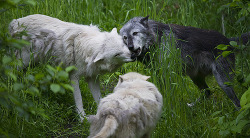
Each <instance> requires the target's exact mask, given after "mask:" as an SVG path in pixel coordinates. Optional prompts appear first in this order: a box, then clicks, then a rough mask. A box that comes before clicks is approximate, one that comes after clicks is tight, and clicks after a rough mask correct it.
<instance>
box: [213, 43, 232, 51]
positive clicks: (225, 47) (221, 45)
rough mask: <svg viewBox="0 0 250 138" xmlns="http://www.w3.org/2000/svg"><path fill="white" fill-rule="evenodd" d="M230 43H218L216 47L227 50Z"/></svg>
mask: <svg viewBox="0 0 250 138" xmlns="http://www.w3.org/2000/svg"><path fill="white" fill-rule="evenodd" d="M228 46H229V45H224V44H220V45H218V46H217V47H216V48H217V49H219V50H223V51H224V50H226V49H227V47H228Z"/></svg>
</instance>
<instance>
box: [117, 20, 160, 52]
mask: <svg viewBox="0 0 250 138" xmlns="http://www.w3.org/2000/svg"><path fill="white" fill-rule="evenodd" d="M120 35H121V36H122V37H123V41H124V43H125V44H126V45H127V46H128V48H129V50H130V51H132V52H133V53H134V54H135V56H140V55H141V54H142V53H144V54H145V53H146V52H147V51H148V49H149V46H150V45H152V43H153V42H154V41H155V36H154V32H153V30H152V29H151V28H150V26H149V24H148V16H147V17H134V18H133V19H130V20H129V21H128V22H127V23H126V24H125V25H124V26H123V27H122V28H121V30H120Z"/></svg>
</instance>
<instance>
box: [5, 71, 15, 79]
mask: <svg viewBox="0 0 250 138" xmlns="http://www.w3.org/2000/svg"><path fill="white" fill-rule="evenodd" d="M6 74H7V75H8V76H9V77H11V78H12V79H13V80H14V81H17V76H16V75H15V74H14V73H12V72H11V71H7V72H6Z"/></svg>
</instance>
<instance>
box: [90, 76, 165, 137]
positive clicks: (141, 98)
mask: <svg viewBox="0 0 250 138" xmlns="http://www.w3.org/2000/svg"><path fill="white" fill-rule="evenodd" d="M148 78H150V77H149V76H144V75H141V74H139V73H135V72H130V73H127V74H125V75H122V76H120V77H119V81H118V84H117V86H116V87H115V89H114V93H112V94H110V95H108V96H107V97H104V98H102V99H101V102H100V104H99V106H98V110H97V114H96V115H92V116H89V121H90V123H91V126H90V136H89V137H90V138H107V137H115V138H141V137H150V134H151V132H152V130H153V129H154V128H155V125H156V122H157V121H158V119H159V117H160V114H161V108H162V104H163V103H162V95H161V93H160V92H159V91H158V89H157V88H156V86H155V85H154V84H153V83H150V82H148V81H146V80H147V79H148Z"/></svg>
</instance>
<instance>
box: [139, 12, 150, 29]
mask: <svg viewBox="0 0 250 138" xmlns="http://www.w3.org/2000/svg"><path fill="white" fill-rule="evenodd" d="M148 17H149V15H148V16H146V17H144V18H142V19H141V20H140V23H141V24H142V25H143V26H144V27H148Z"/></svg>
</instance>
